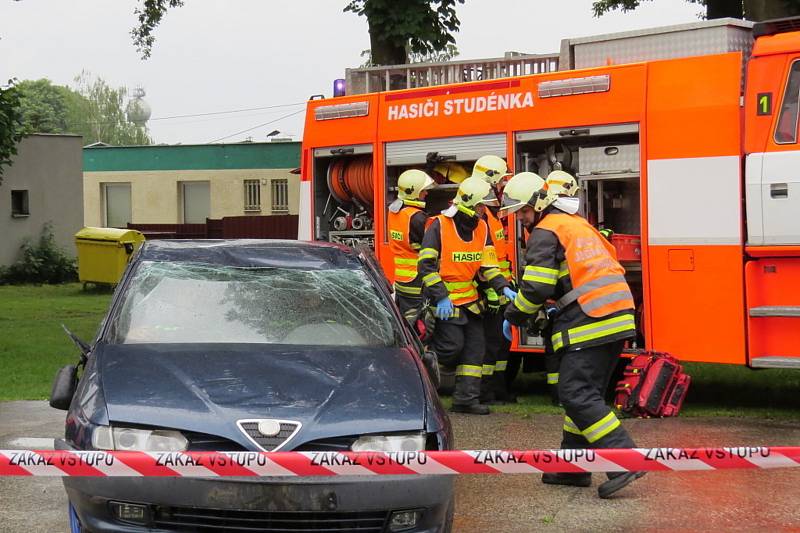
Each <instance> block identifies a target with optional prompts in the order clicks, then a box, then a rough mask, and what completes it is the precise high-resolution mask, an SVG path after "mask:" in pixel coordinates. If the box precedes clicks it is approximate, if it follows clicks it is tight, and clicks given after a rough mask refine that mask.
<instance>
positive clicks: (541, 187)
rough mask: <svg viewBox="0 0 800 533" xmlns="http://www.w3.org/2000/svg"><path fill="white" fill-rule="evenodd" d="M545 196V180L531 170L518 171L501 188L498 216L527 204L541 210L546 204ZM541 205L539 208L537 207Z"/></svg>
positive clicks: (506, 214) (513, 211)
mask: <svg viewBox="0 0 800 533" xmlns="http://www.w3.org/2000/svg"><path fill="white" fill-rule="evenodd" d="M546 198H547V189H546V185H545V181H544V180H543V179H542V178H541V177H540V176H539V175H538V174H534V173H533V172H520V173H519V174H517V175H516V176H514V177H513V178H511V179H510V180H508V183H506V188H505V189H503V202H502V204H501V206H500V216H508V215H510V214H511V213H515V212H517V211H519V210H520V209H522V208H523V207H525V206H526V205H529V206H531V207H533V208H534V210H536V211H543V210H544V208H545V207H547V205H549V204H547V205H544V204H543V202H544V201H545V199H546ZM540 206H541V208H539V207H540Z"/></svg>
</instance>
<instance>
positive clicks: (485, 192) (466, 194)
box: [453, 176, 497, 209]
mask: <svg viewBox="0 0 800 533" xmlns="http://www.w3.org/2000/svg"><path fill="white" fill-rule="evenodd" d="M494 201H497V197H496V196H495V195H494V192H492V188H491V187H490V186H489V184H488V183H486V182H485V181H484V180H482V179H481V178H476V177H475V176H471V177H469V178H467V179H465V180H464V181H462V182H461V185H459V186H458V192H456V197H455V198H454V199H453V205H458V206H462V207H466V208H469V209H472V208H473V207H475V206H476V205H478V204H485V203H489V202H494Z"/></svg>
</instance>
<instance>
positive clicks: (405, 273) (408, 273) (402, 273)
mask: <svg viewBox="0 0 800 533" xmlns="http://www.w3.org/2000/svg"><path fill="white" fill-rule="evenodd" d="M417 274H418V272H417V271H416V270H403V269H400V268H395V269H394V277H395V278H399V277H407V278H411V279H414V278H416V277H417ZM409 281H410V280H409Z"/></svg>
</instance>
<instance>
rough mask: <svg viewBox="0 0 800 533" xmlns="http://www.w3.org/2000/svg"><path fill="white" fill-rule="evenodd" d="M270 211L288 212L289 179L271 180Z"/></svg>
mask: <svg viewBox="0 0 800 533" xmlns="http://www.w3.org/2000/svg"><path fill="white" fill-rule="evenodd" d="M272 212H273V213H288V212H289V180H272Z"/></svg>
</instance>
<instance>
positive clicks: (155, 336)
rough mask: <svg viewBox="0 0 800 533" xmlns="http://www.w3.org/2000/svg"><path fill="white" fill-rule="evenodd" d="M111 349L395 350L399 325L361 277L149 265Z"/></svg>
mask: <svg viewBox="0 0 800 533" xmlns="http://www.w3.org/2000/svg"><path fill="white" fill-rule="evenodd" d="M109 326H110V327H109V330H108V332H109V334H108V335H107V341H108V342H110V343H112V344H134V343H259V344H260V343H266V344H291V345H334V346H394V345H396V344H397V343H398V339H400V338H401V337H400V335H399V330H398V329H397V324H396V322H395V319H394V317H393V315H392V314H391V312H390V310H389V309H388V308H387V307H386V305H385V304H384V302H383V301H382V299H381V298H380V296H379V295H378V293H377V291H376V289H375V287H374V286H373V284H372V283H371V281H370V280H369V278H368V277H367V275H366V274H365V273H364V272H362V271H360V270H350V269H332V270H299V269H283V268H255V269H254V268H233V267H224V266H216V265H206V264H197V263H169V262H150V261H144V262H142V263H140V264H139V266H138V267H137V270H136V272H135V274H134V276H133V279H132V280H131V282H130V284H129V285H128V286H127V287H126V289H125V293H124V294H123V295H122V301H121V302H120V305H119V306H118V307H117V311H116V312H115V314H114V316H112V317H111V323H110V325H109Z"/></svg>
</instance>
